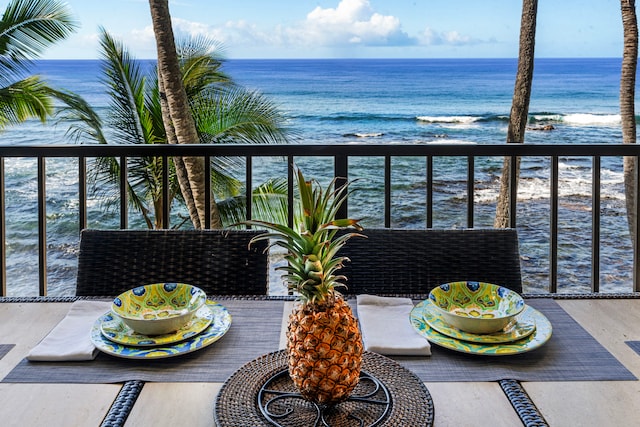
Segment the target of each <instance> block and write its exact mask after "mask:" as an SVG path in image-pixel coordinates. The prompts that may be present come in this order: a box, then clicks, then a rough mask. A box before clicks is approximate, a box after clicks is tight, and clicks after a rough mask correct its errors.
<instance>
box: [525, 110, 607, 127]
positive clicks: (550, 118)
mask: <svg viewBox="0 0 640 427" xmlns="http://www.w3.org/2000/svg"><path fill="white" fill-rule="evenodd" d="M529 123H564V124H568V125H576V126H597V125H601V126H617V125H619V124H620V114H594V113H569V114H559V113H533V114H531V115H530V116H529Z"/></svg>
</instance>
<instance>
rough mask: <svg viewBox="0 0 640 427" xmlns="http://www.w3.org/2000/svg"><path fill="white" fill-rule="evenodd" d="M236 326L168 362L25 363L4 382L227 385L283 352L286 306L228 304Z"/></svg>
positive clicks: (110, 358)
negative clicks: (241, 371)
mask: <svg viewBox="0 0 640 427" xmlns="http://www.w3.org/2000/svg"><path fill="white" fill-rule="evenodd" d="M222 304H223V305H224V306H225V307H226V308H227V309H228V310H229V313H230V314H231V316H232V318H233V321H232V324H231V328H230V329H229V331H228V332H227V333H226V334H225V335H224V336H223V337H222V338H221V339H220V340H219V341H217V342H215V343H213V344H212V345H210V346H208V347H206V348H203V349H200V350H198V351H195V352H193V353H188V354H184V355H181V356H178V357H171V358H167V359H123V358H119V357H115V356H111V355H108V354H104V353H100V354H98V356H97V357H96V358H95V360H91V361H83V362H30V361H29V360H27V359H23V360H22V361H20V363H18V365H17V366H16V367H15V368H14V369H13V370H12V371H11V372H9V374H7V376H6V377H5V378H4V379H3V380H2V382H11V383H100V384H106V383H119V382H125V381H132V380H137V381H160V382H223V381H225V380H226V379H227V378H229V376H230V375H231V374H233V373H234V372H235V371H236V370H237V369H238V368H239V367H240V366H242V365H243V364H245V363H247V362H249V361H250V360H252V359H254V358H256V357H258V356H260V355H262V354H264V353H265V352H268V351H275V350H277V349H278V343H279V340H280V327H281V319H282V310H283V305H284V302H283V301H252V300H227V301H222Z"/></svg>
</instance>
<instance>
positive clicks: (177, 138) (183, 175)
mask: <svg viewBox="0 0 640 427" xmlns="http://www.w3.org/2000/svg"><path fill="white" fill-rule="evenodd" d="M149 7H150V9H151V20H152V22H153V31H154V33H155V36H156V47H157V50H158V80H159V82H160V87H161V90H162V89H164V92H161V98H162V100H163V103H162V106H163V108H162V111H163V112H162V114H163V121H164V125H165V130H166V133H167V136H168V137H169V136H171V137H169V138H168V140H169V142H170V143H172V142H173V143H175V142H177V143H178V144H197V143H198V142H199V137H198V132H197V129H196V125H195V122H194V120H193V116H192V115H191V109H190V107H189V102H188V99H187V94H186V92H185V90H184V86H183V84H182V73H181V72H180V64H179V62H178V55H177V54H176V46H175V40H174V37H173V28H172V26H171V15H170V13H169V2H168V0H149ZM175 167H176V172H177V174H178V180H179V183H180V189H181V191H182V193H183V196H184V198H185V202H186V204H187V208H188V210H189V216H190V217H191V221H192V222H193V226H194V227H195V228H198V229H199V228H209V227H215V228H219V227H220V226H221V221H220V216H219V214H218V210H217V205H216V203H215V201H214V200H213V197H211V206H212V209H211V211H212V216H211V224H206V223H205V218H206V216H205V209H204V208H205V203H204V201H205V191H204V188H205V186H204V168H205V164H204V159H203V158H201V157H182V158H181V159H180V160H178V161H177V162H175ZM214 214H215V216H214Z"/></svg>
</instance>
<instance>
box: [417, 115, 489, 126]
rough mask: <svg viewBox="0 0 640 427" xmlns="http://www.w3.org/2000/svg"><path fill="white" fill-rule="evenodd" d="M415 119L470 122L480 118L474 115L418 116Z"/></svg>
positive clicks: (422, 120)
mask: <svg viewBox="0 0 640 427" xmlns="http://www.w3.org/2000/svg"><path fill="white" fill-rule="evenodd" d="M416 119H417V120H418V121H420V122H427V123H459V124H470V123H474V122H477V121H478V120H480V117H475V116H418V117H416Z"/></svg>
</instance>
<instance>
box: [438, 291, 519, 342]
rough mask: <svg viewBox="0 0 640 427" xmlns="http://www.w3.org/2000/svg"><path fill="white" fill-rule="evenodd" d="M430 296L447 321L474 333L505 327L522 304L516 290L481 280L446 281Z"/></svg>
mask: <svg viewBox="0 0 640 427" xmlns="http://www.w3.org/2000/svg"><path fill="white" fill-rule="evenodd" d="M429 299H430V300H431V301H432V302H433V306H434V307H435V309H436V310H438V311H439V312H440V313H441V314H442V317H443V318H444V319H445V321H446V322H447V323H448V324H450V325H451V326H453V327H455V328H458V329H460V330H462V331H465V332H471V333H474V334H491V333H493V332H497V331H499V330H501V329H504V328H505V327H506V326H507V325H508V324H509V323H510V322H511V321H512V320H513V318H514V317H515V316H517V315H518V314H519V313H520V312H521V311H522V310H523V309H524V306H525V304H524V300H523V299H522V297H521V296H520V295H519V294H518V293H517V292H514V291H512V290H510V289H507V288H505V287H502V286H498V285H493V284H491V283H483V282H451V283H445V284H444V285H440V286H438V287H437V288H434V289H433V290H431V292H430V293H429Z"/></svg>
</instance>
